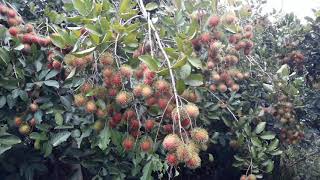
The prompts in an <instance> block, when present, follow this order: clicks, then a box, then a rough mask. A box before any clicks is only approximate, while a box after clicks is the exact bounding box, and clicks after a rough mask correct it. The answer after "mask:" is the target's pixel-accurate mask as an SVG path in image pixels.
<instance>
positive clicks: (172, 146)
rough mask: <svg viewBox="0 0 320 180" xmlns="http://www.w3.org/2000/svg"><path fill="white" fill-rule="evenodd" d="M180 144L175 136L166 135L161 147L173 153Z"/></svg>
mask: <svg viewBox="0 0 320 180" xmlns="http://www.w3.org/2000/svg"><path fill="white" fill-rule="evenodd" d="M180 144H181V140H180V138H179V137H178V136H177V135H176V134H168V135H167V136H166V137H165V138H164V139H163V142H162V146H163V148H164V149H165V150H167V151H174V150H176V149H177V147H178V146H179V145H180Z"/></svg>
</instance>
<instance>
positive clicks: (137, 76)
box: [135, 70, 143, 80]
mask: <svg viewBox="0 0 320 180" xmlns="http://www.w3.org/2000/svg"><path fill="white" fill-rule="evenodd" d="M135 76H136V79H137V80H139V79H142V78H143V70H137V71H136V72H135Z"/></svg>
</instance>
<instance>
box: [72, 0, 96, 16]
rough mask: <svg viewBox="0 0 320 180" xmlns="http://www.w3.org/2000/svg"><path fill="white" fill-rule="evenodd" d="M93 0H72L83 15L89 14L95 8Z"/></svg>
mask: <svg viewBox="0 0 320 180" xmlns="http://www.w3.org/2000/svg"><path fill="white" fill-rule="evenodd" d="M93 2H94V1H92V0H72V3H73V7H74V8H75V9H76V10H77V11H78V12H79V13H80V14H81V15H82V16H88V15H89V14H90V13H91V11H92V9H93Z"/></svg>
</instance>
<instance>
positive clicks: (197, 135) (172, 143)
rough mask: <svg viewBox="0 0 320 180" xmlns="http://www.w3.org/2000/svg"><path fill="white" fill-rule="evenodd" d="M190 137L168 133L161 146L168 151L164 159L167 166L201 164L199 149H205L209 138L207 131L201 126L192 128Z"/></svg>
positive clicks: (197, 165)
mask: <svg viewBox="0 0 320 180" xmlns="http://www.w3.org/2000/svg"><path fill="white" fill-rule="evenodd" d="M190 135H191V139H189V137H187V136H184V135H182V136H181V138H180V137H179V136H178V135H177V134H168V135H167V136H166V137H165V138H164V140H163V142H162V146H163V148H164V149H165V150H166V151H168V154H167V157H166V161H167V163H168V165H169V166H177V165H178V164H179V163H185V165H186V166H187V167H188V168H190V169H196V168H198V167H200V166H201V158H200V156H199V152H200V150H206V149H207V145H206V143H207V142H208V140H209V135H208V132H207V131H206V130H205V129H203V128H194V129H192V130H191V131H190Z"/></svg>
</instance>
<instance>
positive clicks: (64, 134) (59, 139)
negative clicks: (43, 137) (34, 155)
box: [50, 131, 71, 147]
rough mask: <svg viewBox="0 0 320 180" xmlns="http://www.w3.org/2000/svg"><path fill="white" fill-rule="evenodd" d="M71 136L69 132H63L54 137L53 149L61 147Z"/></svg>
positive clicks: (52, 140)
mask: <svg viewBox="0 0 320 180" xmlns="http://www.w3.org/2000/svg"><path fill="white" fill-rule="evenodd" d="M70 135H71V132H69V131H62V132H59V133H57V134H53V135H52V139H51V141H50V142H51V144H52V146H53V147H56V146H58V145H60V144H61V143H63V142H65V141H66V140H67V139H68V138H69V137H70Z"/></svg>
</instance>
